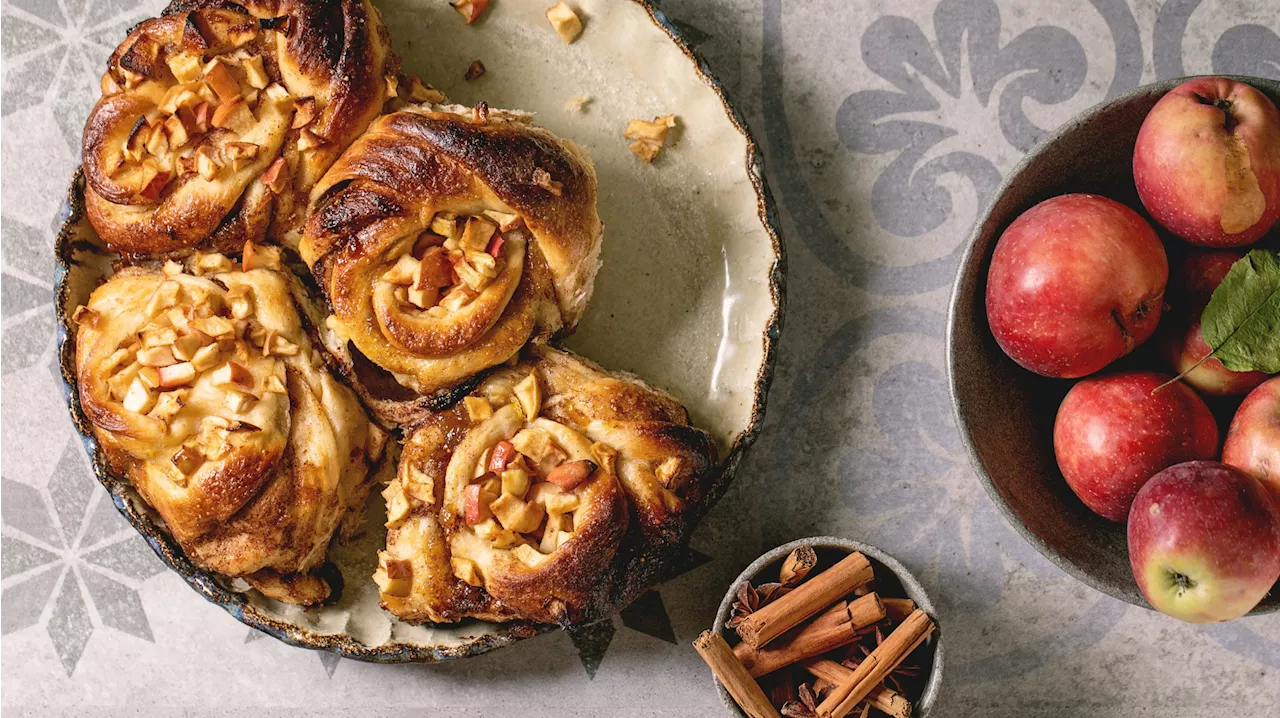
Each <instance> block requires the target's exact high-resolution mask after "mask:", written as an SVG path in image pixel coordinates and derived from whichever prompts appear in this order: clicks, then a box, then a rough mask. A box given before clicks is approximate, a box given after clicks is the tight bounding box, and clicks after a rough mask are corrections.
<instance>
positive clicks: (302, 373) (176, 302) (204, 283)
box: [76, 247, 387, 604]
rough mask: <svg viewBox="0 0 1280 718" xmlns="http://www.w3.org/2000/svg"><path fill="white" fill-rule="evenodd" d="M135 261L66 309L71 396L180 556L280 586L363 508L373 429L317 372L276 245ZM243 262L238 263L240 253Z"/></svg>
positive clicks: (296, 588)
mask: <svg viewBox="0 0 1280 718" xmlns="http://www.w3.org/2000/svg"><path fill="white" fill-rule="evenodd" d="M245 251H246V259H245V264H244V265H243V266H236V265H235V264H233V262H232V261H231V260H229V259H227V258H226V257H224V256H222V255H220V254H196V255H193V256H191V257H190V258H188V260H187V265H186V266H185V267H184V266H181V265H178V264H177V263H175V262H172V261H171V262H168V263H166V265H165V267H164V269H163V270H155V269H144V268H141V267H132V268H128V269H125V270H123V271H121V272H119V273H117V274H115V275H114V276H112V277H111V278H110V279H109V280H108V281H107V282H106V283H105V284H103V285H102V286H100V287H98V288H97V289H96V290H95V291H94V292H93V295H92V296H91V297H90V299H89V303H88V305H86V306H85V307H82V308H81V309H80V310H79V311H77V313H76V321H77V322H78V324H79V329H78V331H77V335H76V371H77V378H78V382H79V387H80V403H81V406H82V407H83V409H84V412H85V415H86V416H87V417H88V418H89V420H90V421H91V422H92V423H93V425H94V433H95V435H96V436H97V439H98V442H99V444H100V445H101V447H102V448H103V451H104V453H105V455H106V457H107V460H108V463H109V464H110V465H111V468H112V469H113V470H114V471H116V472H117V473H119V474H120V475H122V476H126V477H128V479H129V480H130V481H131V482H132V484H133V485H134V487H135V488H137V490H138V493H140V494H141V495H142V497H143V498H144V499H145V500H146V501H147V503H148V504H149V505H150V506H151V507H153V508H154V509H155V510H156V511H157V512H158V513H159V514H160V516H161V518H163V519H164V522H165V525H166V526H167V527H168V530H169V531H170V532H171V533H172V535H173V537H174V538H175V539H176V540H177V541H178V543H179V544H180V545H181V546H182V548H183V550H184V551H185V552H186V553H187V555H188V556H189V557H190V558H191V560H192V562H193V563H195V564H197V565H199V566H201V567H203V568H205V569H208V570H210V571H213V572H216V573H219V574H223V575H225V576H234V577H243V578H244V579H246V580H247V581H248V582H249V583H250V584H251V585H253V586H255V587H257V588H259V589H260V590H261V591H262V592H263V593H265V594H267V595H269V596H271V597H273V598H277V599H279V600H282V601H288V602H293V603H302V604H310V603H316V602H318V601H321V600H323V599H324V598H325V597H326V596H327V595H328V594H329V591H330V587H329V586H328V585H327V583H326V582H325V580H324V579H323V578H321V577H320V576H319V575H318V574H317V573H316V571H315V569H317V568H318V567H320V566H321V564H322V563H323V562H324V560H325V555H326V553H327V550H328V547H329V543H330V539H331V538H333V537H334V535H335V533H338V534H342V535H344V536H345V534H347V533H349V532H350V531H351V530H353V529H354V528H355V524H356V522H358V520H359V517H360V507H361V506H362V505H363V503H364V499H365V497H366V496H367V495H368V492H369V489H370V485H371V482H372V474H373V471H374V469H375V468H376V466H377V465H378V464H379V463H380V462H381V460H382V457H383V454H384V451H383V449H384V447H385V443H386V439H387V437H386V434H385V433H384V432H383V431H382V430H381V429H379V428H378V427H377V426H376V425H374V424H373V423H371V422H370V421H369V419H368V417H367V416H366V415H365V413H364V410H363V409H362V408H361V406H360V404H359V402H358V400H357V399H356V397H355V395H354V394H352V392H351V391H350V390H349V389H347V388H346V387H344V386H343V385H342V384H340V383H339V382H338V381H336V380H335V379H334V378H333V376H332V375H330V374H329V373H328V371H326V367H325V365H324V362H323V361H322V354H320V353H319V352H318V351H316V350H315V349H313V347H312V344H311V341H310V339H309V338H308V336H307V333H306V331H305V330H304V327H303V326H302V322H301V320H300V319H299V312H298V311H297V308H296V307H295V296H296V295H295V292H296V287H295V286H294V285H296V280H295V279H294V278H293V277H292V276H290V275H289V274H288V272H287V270H286V271H278V270H280V269H281V268H280V266H279V260H278V254H277V252H278V250H275V249H274V248H271V247H247V248H246V250H245ZM245 267H247V269H246V268H245Z"/></svg>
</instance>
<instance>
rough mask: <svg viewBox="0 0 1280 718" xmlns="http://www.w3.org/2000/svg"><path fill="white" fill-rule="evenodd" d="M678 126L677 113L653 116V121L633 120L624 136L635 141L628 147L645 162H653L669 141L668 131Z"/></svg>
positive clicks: (628, 124)
mask: <svg viewBox="0 0 1280 718" xmlns="http://www.w3.org/2000/svg"><path fill="white" fill-rule="evenodd" d="M675 126H676V116H675V115H663V116H662V117H655V118H653V121H652V122H647V121H645V120H632V121H631V122H629V123H627V129H626V131H624V132H623V133H622V136H623V137H624V138H626V139H628V140H633V142H632V143H631V144H630V145H628V148H629V149H630V150H631V152H632V153H634V154H635V156H636V157H639V158H640V159H642V160H644V162H645V164H649V163H650V162H653V160H654V159H655V158H657V156H658V154H659V153H660V152H662V148H663V147H664V146H665V145H666V143H667V132H668V131H669V130H670V129H671V128H672V127H675Z"/></svg>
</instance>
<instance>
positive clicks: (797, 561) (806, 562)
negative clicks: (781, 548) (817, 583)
mask: <svg viewBox="0 0 1280 718" xmlns="http://www.w3.org/2000/svg"><path fill="white" fill-rule="evenodd" d="M817 565H818V554H817V553H816V552H815V551H814V550H813V547H812V546H801V547H800V548H798V549H796V550H795V551H792V552H791V553H790V554H789V555H788V556H787V560H786V561H783V562H782V568H781V569H780V570H779V571H778V580H779V581H781V582H782V585H783V586H795V585H796V584H798V583H800V582H801V581H803V580H804V579H805V578H806V577H807V576H808V575H809V572H810V571H812V570H813V569H814V567H815V566H817Z"/></svg>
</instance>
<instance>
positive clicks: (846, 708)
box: [817, 609, 934, 718]
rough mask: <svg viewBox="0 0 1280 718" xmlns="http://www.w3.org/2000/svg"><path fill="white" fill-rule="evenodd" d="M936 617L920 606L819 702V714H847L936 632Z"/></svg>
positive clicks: (823, 717) (826, 717) (824, 717)
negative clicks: (929, 615)
mask: <svg viewBox="0 0 1280 718" xmlns="http://www.w3.org/2000/svg"><path fill="white" fill-rule="evenodd" d="M933 628H934V626H933V621H932V620H930V619H929V617H928V616H926V615H925V613H924V611H921V610H919V609H917V610H915V611H913V612H912V613H911V615H910V616H907V619H906V620H905V621H903V622H902V623H901V624H899V626H898V627H897V628H895V629H893V633H890V634H889V635H888V637H886V638H885V639H884V642H883V643H881V644H880V645H879V646H876V649H875V650H874V651H872V652H871V655H869V656H867V657H866V658H865V659H864V660H863V661H862V663H860V664H859V665H858V667H857V668H856V669H854V671H853V673H852V674H850V675H849V676H848V677H847V678H846V679H845V680H843V681H841V682H840V684H839V685H837V686H836V688H835V690H833V691H831V693H830V694H829V695H827V697H826V699H824V700H823V701H822V703H821V704H819V705H818V711H817V712H818V716H819V718H844V716H847V715H849V712H850V711H852V710H853V709H854V708H855V707H856V706H857V705H858V703H859V702H860V701H861V700H862V699H863V698H866V697H867V694H868V693H870V692H871V689H872V688H875V687H876V686H877V685H879V684H880V682H881V681H883V680H884V679H885V678H886V677H888V675H889V674H890V673H892V672H893V670H894V669H895V668H897V667H898V664H900V663H902V661H903V659H904V658H906V657H907V655H909V654H910V653H911V652H912V651H914V650H915V649H916V646H919V645H920V644H921V643H923V642H924V639H926V638H928V637H929V634H930V633H932V632H933Z"/></svg>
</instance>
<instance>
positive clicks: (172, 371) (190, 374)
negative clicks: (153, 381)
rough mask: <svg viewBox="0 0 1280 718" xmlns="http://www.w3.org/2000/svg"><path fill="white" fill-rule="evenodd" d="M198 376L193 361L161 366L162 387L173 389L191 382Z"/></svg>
mask: <svg viewBox="0 0 1280 718" xmlns="http://www.w3.org/2000/svg"><path fill="white" fill-rule="evenodd" d="M195 378H196V368H195V367H194V366H192V364H191V362H186V361H184V362H181V363H178V364H170V365H169V366H162V367H160V388H162V389H172V388H174V387H178V386H184V385H186V384H190V383H191V382H192V381H194V380H195Z"/></svg>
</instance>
